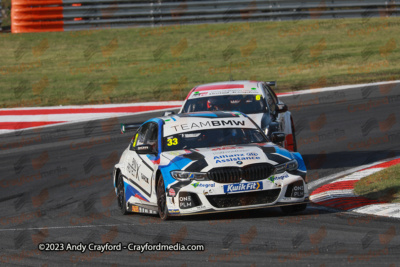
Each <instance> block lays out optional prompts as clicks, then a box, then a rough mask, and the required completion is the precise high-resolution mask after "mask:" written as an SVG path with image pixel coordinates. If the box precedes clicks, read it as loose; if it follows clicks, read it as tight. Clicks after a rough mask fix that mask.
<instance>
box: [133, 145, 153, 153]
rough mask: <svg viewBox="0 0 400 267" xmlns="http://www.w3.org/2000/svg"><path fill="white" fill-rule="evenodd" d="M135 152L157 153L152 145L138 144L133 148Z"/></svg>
mask: <svg viewBox="0 0 400 267" xmlns="http://www.w3.org/2000/svg"><path fill="white" fill-rule="evenodd" d="M134 150H135V151H136V153H138V154H157V151H156V150H155V149H154V146H152V145H140V146H136V147H135V148H134Z"/></svg>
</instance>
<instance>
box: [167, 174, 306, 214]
mask: <svg viewBox="0 0 400 267" xmlns="http://www.w3.org/2000/svg"><path fill="white" fill-rule="evenodd" d="M171 188H172V189H173V190H172V191H170V189H171ZM167 191H168V192H172V194H170V193H169V194H168V196H167V205H168V211H169V214H170V215H171V216H182V215H193V214H203V213H213V212H227V211H236V210H248V209H260V208H266V207H276V206H285V205H294V204H302V203H308V202H309V193H308V188H307V184H305V182H304V180H303V179H302V178H301V177H300V176H294V175H286V177H285V179H283V180H277V181H273V180H271V179H270V178H268V179H264V180H261V181H254V182H246V181H243V182H241V183H237V184H220V183H215V182H212V181H201V182H200V181H193V182H191V183H190V184H187V185H185V186H182V184H180V188H176V187H174V184H172V185H171V186H169V188H168V189H167Z"/></svg>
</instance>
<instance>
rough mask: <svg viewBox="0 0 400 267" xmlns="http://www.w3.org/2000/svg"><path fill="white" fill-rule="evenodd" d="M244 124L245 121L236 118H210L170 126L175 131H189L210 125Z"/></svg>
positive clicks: (209, 126)
mask: <svg viewBox="0 0 400 267" xmlns="http://www.w3.org/2000/svg"><path fill="white" fill-rule="evenodd" d="M226 125H227V126H244V125H245V121H244V120H243V121H238V120H219V121H218V120H212V121H205V122H201V121H200V122H199V123H195V122H193V123H183V124H180V125H175V126H171V128H173V129H175V132H180V131H189V130H199V129H202V128H211V127H213V126H214V127H218V126H226Z"/></svg>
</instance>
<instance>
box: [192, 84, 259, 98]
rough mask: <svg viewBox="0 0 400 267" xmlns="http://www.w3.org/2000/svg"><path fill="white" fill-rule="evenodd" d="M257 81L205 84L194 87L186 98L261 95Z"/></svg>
mask: <svg viewBox="0 0 400 267" xmlns="http://www.w3.org/2000/svg"><path fill="white" fill-rule="evenodd" d="M259 83H260V82H257V81H226V82H217V83H207V84H202V85H199V86H196V87H194V88H193V89H192V90H191V91H190V93H189V94H188V96H187V98H192V97H206V96H217V95H229V94H262V90H261V88H260V87H259Z"/></svg>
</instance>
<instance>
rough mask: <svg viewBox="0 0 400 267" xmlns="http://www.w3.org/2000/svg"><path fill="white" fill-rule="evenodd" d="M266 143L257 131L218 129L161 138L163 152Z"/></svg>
mask: <svg viewBox="0 0 400 267" xmlns="http://www.w3.org/2000/svg"><path fill="white" fill-rule="evenodd" d="M263 142H268V140H267V139H266V138H265V136H264V135H263V134H262V133H261V132H260V131H259V130H258V129H241V128H220V129H211V130H201V131H192V132H185V133H178V134H174V135H170V136H167V137H164V138H163V151H173V150H180V149H190V148H201V147H213V146H226V145H236V144H237V145H240V144H250V143H263Z"/></svg>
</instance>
